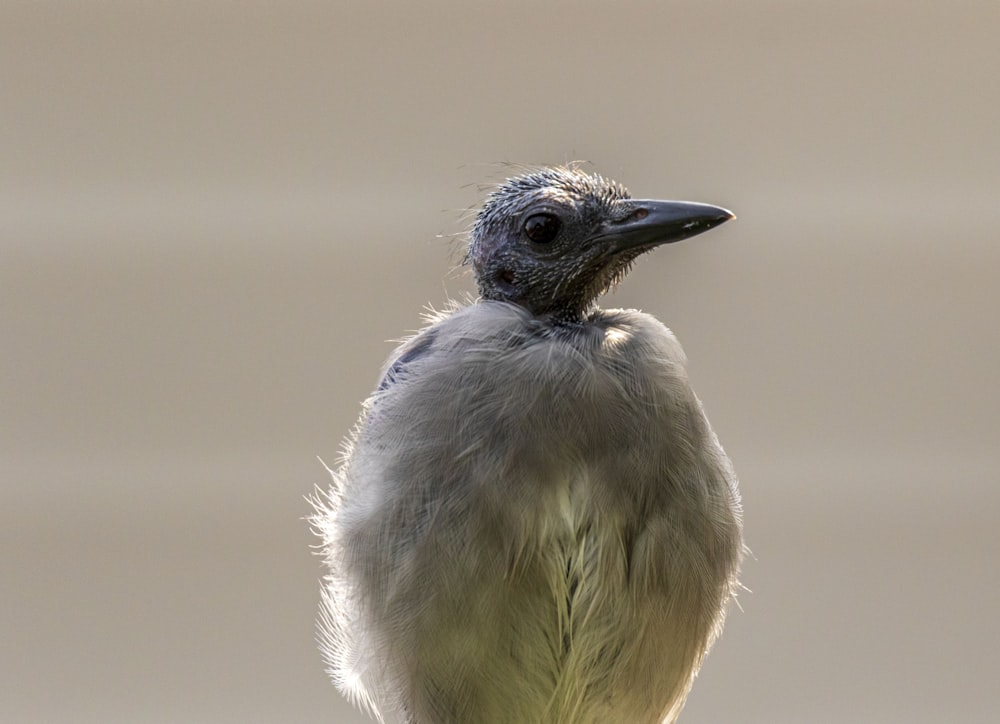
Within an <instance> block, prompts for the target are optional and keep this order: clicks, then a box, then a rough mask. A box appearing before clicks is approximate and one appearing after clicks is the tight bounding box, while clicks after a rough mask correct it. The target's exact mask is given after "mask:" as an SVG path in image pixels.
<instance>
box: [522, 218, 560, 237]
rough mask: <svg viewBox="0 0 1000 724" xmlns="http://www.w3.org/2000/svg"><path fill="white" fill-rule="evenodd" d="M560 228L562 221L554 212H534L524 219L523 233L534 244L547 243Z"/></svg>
mask: <svg viewBox="0 0 1000 724" xmlns="http://www.w3.org/2000/svg"><path fill="white" fill-rule="evenodd" d="M561 228H562V222H561V221H559V217H558V216H555V215H554V214H534V215H532V216H529V217H528V218H527V219H525V220H524V233H525V234H526V235H527V237H528V238H529V239H531V240H532V241H533V242H535V243H536V244H548V243H549V242H551V241H552V240H553V239H555V238H556V236H557V235H558V234H559V229H561Z"/></svg>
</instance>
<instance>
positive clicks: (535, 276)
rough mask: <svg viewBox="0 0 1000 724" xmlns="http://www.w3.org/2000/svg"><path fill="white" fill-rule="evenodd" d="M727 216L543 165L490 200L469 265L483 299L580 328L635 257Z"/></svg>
mask: <svg viewBox="0 0 1000 724" xmlns="http://www.w3.org/2000/svg"><path fill="white" fill-rule="evenodd" d="M731 218H733V214H731V213H730V212H729V211H727V210H726V209H723V208H720V207H718V206H709V205H708V204H696V203H691V202H686V201H653V200H649V199H633V198H631V197H630V196H629V193H628V190H627V189H626V188H625V187H624V186H622V185H621V184H618V183H616V182H614V181H611V180H609V179H605V178H603V177H601V176H598V175H594V174H587V173H584V172H582V171H579V170H577V169H573V168H564V167H560V168H546V169H542V170H539V171H534V172H531V173H527V174H524V175H522V176H516V177H514V178H509V179H507V180H506V181H505V182H504V183H502V184H501V185H500V186H499V187H497V189H496V190H494V191H493V193H491V194H490V195H489V197H488V198H487V199H486V203H485V204H484V205H483V208H482V209H481V210H480V212H479V214H478V215H477V216H476V221H475V224H474V225H473V228H472V234H471V237H470V240H469V251H468V257H467V259H468V261H469V262H471V264H472V267H473V270H474V272H475V276H476V282H477V284H478V286H479V293H480V295H481V296H482V298H483V299H491V300H500V301H506V302H512V303H514V304H518V305H520V306H522V307H524V308H526V309H527V310H528V311H530V312H531V313H532V314H534V315H536V316H551V317H553V318H555V319H558V320H560V321H577V320H579V319H581V318H582V317H583V315H584V314H585V313H586V312H587V310H588V309H589V308H590V307H592V306H593V305H594V303H595V302H596V301H597V298H598V297H599V296H600V295H601V294H603V293H604V292H605V291H607V290H608V289H609V288H611V287H612V286H614V284H615V283H616V282H617V281H618V280H620V279H621V278H622V277H623V276H624V275H625V273H626V272H627V271H628V269H629V266H630V265H631V263H632V262H633V261H634V260H635V259H636V257H638V256H639V255H640V254H643V253H644V252H647V251H649V250H650V249H653V248H655V247H656V246H659V245H660V244H666V243H670V242H674V241H680V240H681V239H687V238H689V237H692V236H694V235H696V234H700V233H702V232H703V231H708V230H709V229H711V228H712V227H715V226H718V225H719V224H721V223H723V222H724V221H728V220H729V219H731Z"/></svg>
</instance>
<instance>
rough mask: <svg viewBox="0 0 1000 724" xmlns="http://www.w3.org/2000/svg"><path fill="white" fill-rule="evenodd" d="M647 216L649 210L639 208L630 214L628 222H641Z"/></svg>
mask: <svg viewBox="0 0 1000 724" xmlns="http://www.w3.org/2000/svg"><path fill="white" fill-rule="evenodd" d="M647 216H649V209H642V208H639V209H636V210H635V211H633V212H632V215H631V216H630V217H629V220H631V221H642V220H643V219H645V218H646V217H647Z"/></svg>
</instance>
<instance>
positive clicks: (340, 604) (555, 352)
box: [311, 165, 743, 724]
mask: <svg viewBox="0 0 1000 724" xmlns="http://www.w3.org/2000/svg"><path fill="white" fill-rule="evenodd" d="M731 218H734V216H733V214H732V213H731V212H729V211H728V210H726V209H724V208H721V207H718V206H712V205H708V204H700V203H693V202H680V201H657V200H648V199H634V198H632V197H631V195H630V194H629V192H628V190H627V189H626V188H625V187H624V186H622V185H621V184H619V183H617V182H615V181H612V180H610V179H606V178H604V177H602V176H600V175H599V174H597V173H591V172H586V171H584V170H582V169H581V168H580V167H579V166H576V165H574V166H552V167H536V168H529V169H525V170H523V171H521V173H519V175H516V176H513V177H511V178H507V179H506V180H504V181H503V182H501V183H499V184H498V185H497V186H496V187H495V188H494V189H493V191H492V192H491V193H489V195H488V196H487V197H486V199H485V201H484V203H483V205H482V207H481V209H480V210H479V211H478V213H477V214H476V216H475V220H474V222H473V225H472V228H471V232H470V233H469V234H468V246H467V253H466V257H465V262H467V263H468V264H469V265H470V266H471V267H472V271H473V275H474V278H475V281H476V286H477V288H478V297H477V298H475V299H470V300H468V301H469V303H467V304H465V305H464V306H463V305H460V304H454V303H452V304H451V306H449V307H448V308H447V309H445V310H443V311H441V312H434V313H432V314H431V315H430V317H429V318H428V319H427V326H425V327H424V328H423V329H422V330H421V331H419V333H417V334H416V335H415V336H413V337H411V338H409V339H408V340H406V341H404V342H403V343H402V344H401V345H400V346H399V347H398V348H397V349H396V350H395V352H394V353H393V354H392V356H391V357H390V359H389V361H388V362H387V363H386V365H385V367H384V369H383V370H382V373H381V376H380V378H379V382H378V384H377V386H376V388H375V391H374V392H373V393H372V394H371V396H370V397H368V399H367V400H366V401H365V402H364V403H363V409H362V412H361V416H360V419H359V421H358V423H357V425H356V426H355V428H354V429H353V431H352V432H351V433H350V435H349V436H348V437H347V439H346V441H345V443H344V445H343V449H342V454H341V458H340V461H339V464H338V465H337V466H336V469H333V470H330V473H331V474H332V482H331V483H330V485H329V488H328V489H317V493H316V495H315V496H314V498H313V505H314V506H315V510H314V513H313V515H312V518H311V520H312V524H313V527H314V530H315V532H316V533H317V534H318V535H319V536H320V543H319V544H318V545H317V547H318V548H319V549H320V553H321V555H322V557H323V560H324V569H325V575H324V578H323V581H322V587H321V590H322V594H321V598H322V601H321V604H320V617H319V624H318V629H319V634H318V640H319V644H320V648H321V650H322V653H323V657H324V659H325V662H326V664H327V667H328V672H329V673H330V675H331V677H332V678H333V681H334V683H335V684H336V685H337V686H338V687H339V689H340V690H341V691H342V693H343V694H344V695H345V696H346V697H347V698H348V699H349V700H350V701H352V703H354V704H355V705H356V706H359V707H360V708H362V709H363V710H365V711H367V713H368V714H369V715H372V716H374V717H375V718H376V719H378V720H379V721H383V722H404V723H406V724H451V723H455V724H457V723H462V724H469V723H477V722H485V723H490V724H492V723H494V722H497V723H503V722H511V723H514V722H516V723H518V724H522V723H531V722H537V723H549V722H552V723H554V724H597V723H598V722H600V723H602V724H603V723H616V722H622V723H628V724H636V723H644V722H651V723H652V722H674V721H675V720H676V719H677V717H678V715H679V714H680V711H681V709H682V707H683V706H684V703H685V700H686V698H687V695H688V692H689V690H690V688H691V684H692V681H693V679H694V677H695V675H696V673H697V672H698V669H699V668H700V666H701V663H702V661H703V659H704V657H705V655H706V653H707V652H708V650H709V648H710V647H711V645H712V643H713V642H714V641H715V639H716V638H717V637H718V635H719V634H720V632H721V629H722V625H723V622H724V619H725V613H726V608H727V602H728V601H729V600H730V599H731V598H732V597H733V596H735V593H736V588H737V586H738V575H739V568H740V562H741V558H742V554H743V542H742V529H743V523H742V507H741V502H740V494H739V490H738V483H737V478H736V475H735V473H734V471H733V467H732V465H731V463H730V461H729V458H728V457H727V456H726V454H725V452H724V451H723V449H722V447H721V446H720V444H719V441H718V439H717V437H716V435H715V433H714V432H713V430H712V427H711V426H710V424H709V422H708V420H707V418H706V416H705V413H704V411H703V407H702V404H701V402H700V401H699V398H698V397H697V396H696V395H695V393H694V391H693V390H692V387H691V385H690V382H689V378H688V373H687V361H686V358H685V355H684V352H683V351H682V348H681V346H680V344H679V343H678V341H677V339H676V337H675V336H674V335H673V333H672V332H671V331H670V330H669V329H668V328H667V327H665V326H664V325H663V324H662V323H661V322H660V321H658V320H657V319H656V318H654V317H653V316H651V315H649V314H646V313H643V312H640V311H636V310H621V309H602V308H601V307H599V306H598V299H599V297H601V295H602V294H604V293H605V292H606V291H608V290H610V289H611V288H612V287H614V286H615V285H616V284H617V283H618V282H619V281H620V280H621V279H622V278H623V277H624V275H625V274H626V272H627V271H628V270H629V268H630V267H631V266H632V264H633V262H635V260H636V259H637V258H638V257H639V256H641V255H643V254H646V253H647V252H649V251H651V250H653V249H655V248H657V247H659V246H660V245H663V244H668V243H671V242H677V241H680V240H682V239H687V238H689V237H692V236H695V235H697V234H701V233H702V232H705V231H708V230H709V229H712V228H714V227H716V226H718V225H719V224H722V223H723V222H725V221H728V220H729V219H731Z"/></svg>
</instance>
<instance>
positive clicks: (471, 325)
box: [377, 302, 533, 392]
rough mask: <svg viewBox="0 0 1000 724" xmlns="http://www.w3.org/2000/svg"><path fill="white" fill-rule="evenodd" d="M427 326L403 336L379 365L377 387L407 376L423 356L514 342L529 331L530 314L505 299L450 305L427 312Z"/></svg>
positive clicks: (423, 360)
mask: <svg viewBox="0 0 1000 724" xmlns="http://www.w3.org/2000/svg"><path fill="white" fill-rule="evenodd" d="M427 322H428V324H427V326H426V327H424V328H423V329H421V330H420V331H419V332H417V333H416V334H415V335H413V336H412V337H409V338H408V339H406V340H404V341H403V342H402V344H400V345H399V347H397V348H396V350H395V351H394V352H393V353H392V355H391V356H390V357H389V360H388V361H387V362H386V364H385V366H384V367H383V369H382V374H381V378H380V382H379V385H378V388H377V391H379V392H381V391H385V390H387V389H388V388H389V387H391V386H392V385H394V384H395V383H396V382H399V381H401V380H402V379H403V378H404V377H408V376H409V375H410V374H411V373H412V372H413V371H414V370H415V369H416V368H418V367H420V366H422V365H423V364H424V363H426V362H427V360H429V359H431V358H434V357H441V356H442V355H443V354H446V353H448V352H451V351H455V350H457V349H462V348H475V349H479V350H481V351H489V350H491V349H492V350H494V351H497V350H502V349H505V348H510V347H512V346H517V345H518V344H519V343H520V341H523V339H524V338H525V337H526V336H528V335H530V334H531V331H532V326H533V325H532V317H531V314H530V313H528V312H527V311H526V310H524V309H522V308H521V307H518V306H516V305H513V304H508V303H506V302H477V303H475V304H470V305H468V306H465V307H461V306H458V305H451V306H449V307H448V308H446V309H445V310H443V311H441V312H434V313H432V314H430V315H428V316H427Z"/></svg>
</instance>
